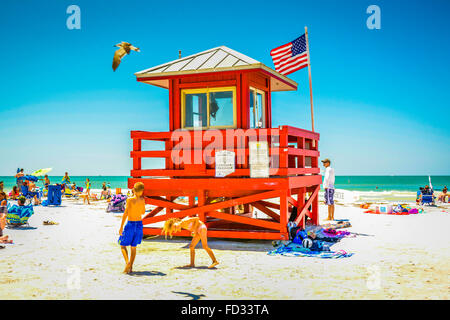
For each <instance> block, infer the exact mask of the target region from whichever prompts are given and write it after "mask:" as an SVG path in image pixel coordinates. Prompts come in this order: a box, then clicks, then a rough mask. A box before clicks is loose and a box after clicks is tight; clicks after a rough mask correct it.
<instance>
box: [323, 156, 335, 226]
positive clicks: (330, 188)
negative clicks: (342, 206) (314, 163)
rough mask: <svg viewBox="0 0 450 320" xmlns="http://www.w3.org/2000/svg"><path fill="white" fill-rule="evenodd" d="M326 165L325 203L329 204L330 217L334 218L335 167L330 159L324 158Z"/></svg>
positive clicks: (329, 218) (324, 164)
mask: <svg viewBox="0 0 450 320" xmlns="http://www.w3.org/2000/svg"><path fill="white" fill-rule="evenodd" d="M322 163H323V166H324V167H325V177H324V179H323V187H324V189H325V204H326V205H327V206H328V218H327V219H326V220H334V169H333V168H332V167H331V166H330V164H331V162H330V159H328V158H327V159H325V160H322Z"/></svg>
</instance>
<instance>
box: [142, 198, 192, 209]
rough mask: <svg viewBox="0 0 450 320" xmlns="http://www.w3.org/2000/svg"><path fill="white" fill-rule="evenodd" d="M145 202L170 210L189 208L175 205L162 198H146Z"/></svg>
mask: <svg viewBox="0 0 450 320" xmlns="http://www.w3.org/2000/svg"><path fill="white" fill-rule="evenodd" d="M145 202H146V203H148V204H152V205H154V206H158V207H164V208H168V209H177V210H183V209H187V208H189V206H187V205H184V204H179V203H174V202H172V201H169V200H166V199H164V198H161V197H153V196H152V197H145Z"/></svg>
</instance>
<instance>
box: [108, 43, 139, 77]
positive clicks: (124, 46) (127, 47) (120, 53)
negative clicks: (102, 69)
mask: <svg viewBox="0 0 450 320" xmlns="http://www.w3.org/2000/svg"><path fill="white" fill-rule="evenodd" d="M114 47H119V49H117V50H116V52H115V53H114V58H113V65H112V68H113V70H114V71H116V69H117V67H118V66H119V64H120V61H121V59H122V58H123V57H124V56H125V55H126V54H130V52H131V50H133V51H136V52H141V50H139V48H136V47H134V46H133V45H132V44H131V43H128V42H125V41H122V42H121V43H118V44H116V45H115V46H114Z"/></svg>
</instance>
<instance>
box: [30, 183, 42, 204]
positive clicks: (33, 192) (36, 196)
mask: <svg viewBox="0 0 450 320" xmlns="http://www.w3.org/2000/svg"><path fill="white" fill-rule="evenodd" d="M28 192H29V193H30V194H31V195H32V196H33V199H34V205H35V206H37V205H39V204H41V199H40V198H39V193H38V192H37V187H36V184H35V183H34V182H33V181H29V182H28Z"/></svg>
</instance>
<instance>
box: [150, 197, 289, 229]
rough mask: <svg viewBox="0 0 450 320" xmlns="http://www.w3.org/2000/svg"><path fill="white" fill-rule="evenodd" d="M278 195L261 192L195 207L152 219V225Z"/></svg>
mask: <svg viewBox="0 0 450 320" xmlns="http://www.w3.org/2000/svg"><path fill="white" fill-rule="evenodd" d="M277 194H278V195H279V194H280V192H279V191H267V192H261V193H257V194H254V195H250V196H245V197H241V198H235V199H231V200H227V201H222V202H216V203H212V204H207V205H204V206H198V207H194V208H189V209H184V210H181V211H177V212H174V213H170V214H165V215H161V216H156V217H152V218H151V219H152V220H151V223H155V222H159V221H165V220H167V219H170V218H181V217H186V216H193V215H196V214H200V213H204V212H208V211H216V210H219V209H223V208H228V207H232V206H237V205H238V204H244V203H251V202H255V201H256V200H259V199H267V198H273V197H274V196H275V195H277ZM199 200H200V199H199Z"/></svg>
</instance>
